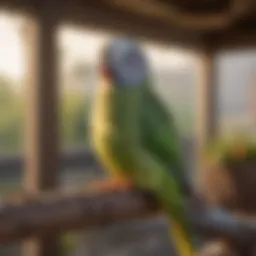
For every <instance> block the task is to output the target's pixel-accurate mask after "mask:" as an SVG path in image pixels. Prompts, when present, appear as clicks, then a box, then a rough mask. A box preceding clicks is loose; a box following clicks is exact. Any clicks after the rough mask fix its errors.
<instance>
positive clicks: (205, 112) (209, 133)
mask: <svg viewBox="0 0 256 256" xmlns="http://www.w3.org/2000/svg"><path fill="white" fill-rule="evenodd" d="M198 62H199V63H198V71H199V72H198V84H197V94H196V95H197V100H196V103H197V108H196V109H197V112H196V113H197V132H196V133H197V134H196V136H197V151H198V152H197V153H198V154H197V156H198V168H200V162H201V160H202V158H201V157H202V151H203V150H204V147H205V146H206V144H207V143H208V141H209V140H210V139H212V138H214V137H215V136H216V134H217V126H218V123H217V121H218V120H217V85H216V84H215V77H214V76H215V75H216V73H215V70H216V69H215V68H214V51H212V50H210V49H204V50H202V51H200V53H199V59H198Z"/></svg>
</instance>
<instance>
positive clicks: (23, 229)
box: [0, 189, 256, 244]
mask: <svg viewBox="0 0 256 256" xmlns="http://www.w3.org/2000/svg"><path fill="white" fill-rule="evenodd" d="M56 193H57V192H56ZM54 195H55V194H51V195H47V194H44V195H43V197H42V196H35V197H34V198H29V199H23V200H19V201H18V202H17V201H16V202H12V201H9V202H6V203H3V204H2V208H1V209H0V243H1V244H4V243H9V242H13V241H15V240H21V239H24V238H28V237H32V236H37V237H38V236H39V237H40V236H42V235H48V234H53V233H58V232H60V231H67V230H74V229H79V228H88V227H93V226H99V225H103V224H106V223H111V222H115V221H117V220H125V219H126V220H127V219H131V218H138V217H145V216H149V215H152V214H156V213H157V209H158V207H157V204H156V203H155V202H154V200H153V199H152V197H150V196H149V195H146V194H145V193H143V192H141V191H138V190H136V189H134V190H129V191H128V190H127V191H117V192H107V191H84V192H80V193H73V194H69V195H62V196H60V195H58V196H54ZM188 208H189V213H190V218H191V220H192V221H193V223H194V224H195V225H196V227H197V229H198V231H200V232H203V233H207V234H223V235H227V236H230V237H231V238H233V239H243V240H250V241H255V240H256V222H255V221H249V220H246V221H241V222H239V221H238V220H235V219H233V218H229V216H225V215H224V214H223V213H220V212H219V211H217V210H216V211H214V210H200V212H198V210H197V211H196V210H195V209H191V206H188Z"/></svg>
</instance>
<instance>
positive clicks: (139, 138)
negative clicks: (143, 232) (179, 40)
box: [91, 38, 194, 256]
mask: <svg viewBox="0 0 256 256" xmlns="http://www.w3.org/2000/svg"><path fill="white" fill-rule="evenodd" d="M102 57H103V58H102V63H101V70H100V86H99V88H98V92H97V93H96V95H95V99H94V109H93V113H92V127H91V128H92V142H93V145H94V148H95V152H96V154H97V155H98V157H99V159H100V161H101V162H102V163H103V164H104V166H105V167H106V169H107V170H108V171H109V172H110V174H111V175H112V177H113V179H112V182H110V183H111V186H113V187H119V186H121V187H123V186H136V187H139V188H141V189H145V190H150V191H152V192H153V194H154V195H155V197H156V199H157V200H158V201H159V203H160V205H161V207H162V208H163V210H164V212H165V213H166V216H167V218H168V222H169V224H170V231H171V235H172V237H173V239H174V240H175V245H176V249H177V251H178V253H179V255H182V256H192V255H194V243H193V241H194V240H193V232H192V227H191V225H190V223H189V221H188V219H187V217H186V212H185V209H184V195H183V193H182V189H181V186H180V183H179V181H178V180H177V178H176V176H175V175H173V172H170V171H169V167H170V166H169V164H168V163H167V161H164V160H163V159H164V158H166V159H167V158H168V156H164V157H162V156H160V155H159V156H157V154H156V153H154V152H155V149H154V148H153V144H154V141H158V140H159V139H160V140H161V141H162V140H163V139H161V137H160V136H155V137H152V135H150V134H151V133H155V132H156V131H155V130H154V129H153V127H154V125H148V128H147V131H146V130H145V134H144V135H143V133H144V132H143V129H142V128H143V127H142V120H143V119H144V120H145V121H146V122H147V123H148V124H149V123H151V122H152V120H153V119H154V115H158V113H157V112H158V111H156V109H157V108H154V107H153V106H152V105H153V104H155V105H158V103H157V102H158V101H157V100H156V98H154V97H153V98H152V99H154V100H153V101H152V100H150V97H148V98H147V97H145V95H148V96H150V95H151V96H153V94H150V93H149V86H148V84H149V81H148V80H149V68H148V66H147V61H146V58H145V56H144V54H143V52H142V51H141V49H140V47H139V46H138V45H137V44H136V43H135V42H133V41H132V40H130V39H125V38H117V39H115V40H113V41H112V42H110V43H109V44H107V45H106V47H105V48H104V51H103V55H102ZM146 101H148V107H149V109H147V112H148V115H146V114H145V112H144V111H143V107H145V105H147V104H146ZM151 104H152V105H151ZM161 109H162V111H159V114H161V115H163V117H164V116H165V114H164V111H163V108H161ZM151 110H152V111H153V113H152V112H151ZM143 113H144V117H143ZM159 120H160V117H159ZM163 120H165V122H167V121H166V120H168V119H164V118H163ZM154 122H155V121H154ZM168 122H169V121H168ZM168 122H167V123H168ZM144 125H146V123H145V124H144ZM162 127H164V126H162ZM167 127H168V126H167ZM170 128H172V125H170ZM150 129H152V130H150ZM165 129H167V128H165ZM160 133H161V132H159V134H160ZM146 134H147V135H146ZM147 137H148V138H151V140H148V139H146V138H147ZM152 138H155V139H152ZM173 140H175V138H173ZM161 143H162V142H161ZM175 143H176V142H175ZM175 143H174V144H175ZM166 144H167V140H166ZM171 144H172V141H171ZM150 147H151V149H150ZM166 147H167V148H168V149H170V150H173V148H175V146H173V145H172V146H168V145H167V146H166ZM173 151H175V150H173ZM163 155H164V154H163ZM174 155H175V154H173V156H172V154H171V155H170V156H171V157H173V158H175V156H174ZM171 157H170V158H169V159H170V164H171V161H172V160H171ZM174 162H175V161H174V160H173V165H175V166H178V161H177V164H176V163H175V164H174ZM177 169H178V167H177ZM111 186H110V187H111Z"/></svg>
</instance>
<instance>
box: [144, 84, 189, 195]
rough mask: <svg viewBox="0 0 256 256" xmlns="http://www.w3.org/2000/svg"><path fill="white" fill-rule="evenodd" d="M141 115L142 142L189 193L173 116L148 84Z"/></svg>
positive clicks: (185, 191)
mask: <svg viewBox="0 0 256 256" xmlns="http://www.w3.org/2000/svg"><path fill="white" fill-rule="evenodd" d="M141 115H142V116H141V129H142V140H143V144H144V145H145V147H146V148H147V149H148V150H149V151H150V152H151V153H152V154H153V155H155V156H156V157H157V158H159V159H160V160H161V161H162V162H163V163H164V164H165V166H166V168H167V169H169V170H170V171H171V172H172V173H173V174H174V175H175V177H176V178H177V180H178V181H179V183H180V186H181V188H182V190H183V191H184V193H186V194H187V193H189V192H190V186H189V182H188V179H187V176H186V174H185V170H184V165H183V155H182V145H181V140H180V137H179V134H178V131H177V128H176V126H175V123H174V118H173V116H172V115H171V113H169V112H168V110H167V108H166V107H165V106H164V104H163V103H162V102H161V100H160V99H159V97H157V95H156V94H155V93H154V91H153V89H152V88H150V87H149V86H148V87H147V89H146V90H145V95H144V99H143V107H142V114H141Z"/></svg>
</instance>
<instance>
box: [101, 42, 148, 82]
mask: <svg viewBox="0 0 256 256" xmlns="http://www.w3.org/2000/svg"><path fill="white" fill-rule="evenodd" d="M101 75H103V76H104V77H105V78H107V79H110V80H111V82H112V84H114V85H115V86H136V85H139V84H141V83H143V82H145V81H146V80H147V77H148V66H147V60H146V57H145V55H144V53H143V51H142V50H141V49H140V47H139V45H138V44H137V43H136V42H134V41H133V40H131V39H128V38H116V39H114V40H112V41H111V42H109V43H108V44H107V45H106V46H105V48H104V49H103V55H102V62H101Z"/></svg>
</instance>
